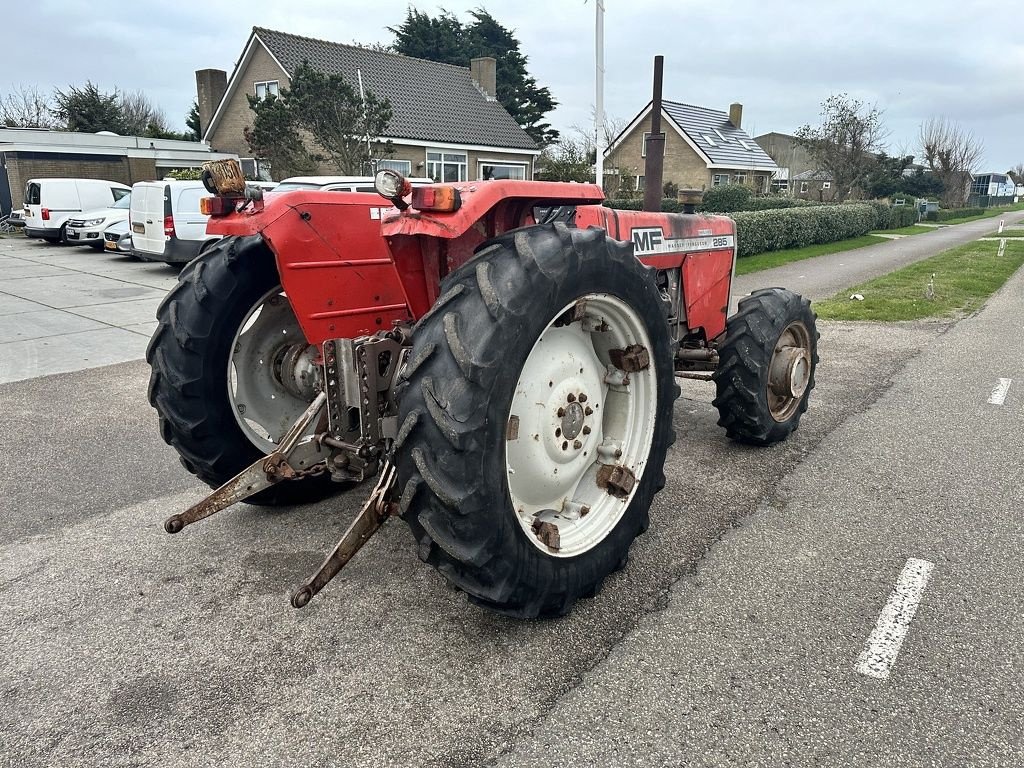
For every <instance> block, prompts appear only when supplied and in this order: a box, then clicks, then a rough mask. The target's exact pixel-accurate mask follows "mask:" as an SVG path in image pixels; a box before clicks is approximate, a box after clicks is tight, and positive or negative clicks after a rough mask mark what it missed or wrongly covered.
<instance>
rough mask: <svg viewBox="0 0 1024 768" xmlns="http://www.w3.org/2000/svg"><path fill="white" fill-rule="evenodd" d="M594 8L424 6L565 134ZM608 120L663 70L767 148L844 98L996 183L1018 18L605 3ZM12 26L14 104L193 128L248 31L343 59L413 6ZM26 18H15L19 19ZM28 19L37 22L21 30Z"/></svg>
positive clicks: (1018, 11) (585, 83)
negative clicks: (24, 92) (518, 72)
mask: <svg viewBox="0 0 1024 768" xmlns="http://www.w3.org/2000/svg"><path fill="white" fill-rule="evenodd" d="M594 2H595V0H587V2H586V3H584V2H583V0H516V2H508V1H507V0H501V1H500V2H498V1H495V0H492V2H482V1H477V2H461V1H458V0H448V2H444V3H436V2H426V1H421V2H416V3H413V4H414V5H415V6H416V7H417V8H418V9H419V10H421V11H424V12H427V13H430V14H432V15H433V14H436V12H437V11H438V9H439V8H440V7H445V8H447V9H448V10H451V11H452V12H454V13H456V14H457V15H458V16H459V17H460V18H463V19H465V18H466V16H465V11H466V10H467V9H469V8H475V7H479V6H481V5H482V6H483V7H485V8H487V9H488V10H489V11H490V12H491V13H492V14H493V15H494V16H495V17H496V18H497V19H498V21H500V22H501V23H502V24H504V25H505V26H507V27H511V28H513V29H514V30H515V33H516V35H517V36H518V38H519V40H520V41H521V44H522V45H521V48H522V51H523V52H524V53H525V54H526V55H527V56H528V57H529V69H530V72H531V73H532V74H533V76H534V77H535V78H536V79H537V82H538V83H539V84H541V85H546V86H548V87H549V88H550V89H551V92H552V94H553V95H554V97H555V99H556V100H557V101H558V103H559V106H558V108H557V109H556V110H555V111H554V112H553V113H552V114H551V115H550V121H551V123H552V124H553V125H554V126H555V127H556V128H558V129H559V130H562V131H567V130H569V129H570V127H571V126H573V125H581V124H585V123H587V122H589V121H590V120H591V110H592V108H593V104H594ZM605 2H606V17H605V68H606V77H605V103H606V112H607V114H608V115H609V116H611V117H614V118H619V119H620V120H628V119H630V118H632V117H633V116H634V115H635V114H636V113H637V112H638V111H639V110H640V108H641V107H642V106H643V105H644V104H646V103H647V101H648V100H649V99H650V96H651V71H652V60H653V57H654V56H655V55H656V54H663V55H664V56H665V98H666V99H671V100H675V101H683V102H687V103H690V104H697V105H701V106H706V107H714V108H718V109H722V110H727V109H728V105H729V104H730V103H731V102H733V101H739V102H742V103H743V105H744V116H743V123H744V125H743V127H744V128H745V129H746V130H747V131H748V132H750V133H751V134H753V135H756V134H761V133H767V132H769V131H780V132H783V133H791V132H792V131H793V130H794V129H796V128H797V127H798V126H799V125H801V124H803V123H807V122H810V123H814V122H816V121H817V118H818V112H819V105H820V102H821V101H822V100H823V99H824V98H826V97H827V96H828V95H829V94H830V93H836V92H847V93H849V94H851V95H853V96H855V97H857V98H861V99H863V100H865V101H866V102H870V103H877V104H878V106H879V107H881V108H882V109H883V110H884V111H885V123H886V125H887V127H888V128H889V130H890V132H891V136H890V139H889V144H890V149H891V151H893V152H896V151H897V150H900V149H906V150H907V151H908V152H911V153H913V152H916V151H917V132H918V126H919V125H920V123H921V121H922V120H923V119H925V118H928V117H930V116H937V115H944V116H946V117H948V118H951V119H953V120H956V121H958V122H960V123H961V124H963V125H964V126H965V127H967V128H969V129H971V130H972V131H973V132H974V133H975V134H976V135H977V136H979V137H981V138H982V139H983V140H984V144H985V159H984V168H983V170H988V171H1005V170H1007V169H1008V168H1010V167H1011V166H1013V165H1015V164H1017V163H1019V162H1024V11H1022V8H1021V5H1022V4H1021V0H1002V2H998V3H997V2H988V1H987V0H982V1H977V0H976V1H975V2H970V3H964V2H952V1H951V0H930V2H899V1H895V2H894V1H893V0H885V1H884V2H883V1H882V0H858V1H857V2H847V1H846V0H775V1H774V2H769V1H768V0H711V1H709V0H701V1H700V2H696V1H695V0H662V1H661V2H656V1H655V0H605ZM10 3H11V5H12V8H11V9H7V10H5V12H4V14H3V18H4V26H5V30H4V34H3V36H2V38H0V94H2V93H3V92H4V91H5V90H6V89H7V87H9V86H10V85H12V84H13V85H17V84H25V85H37V86H39V87H40V88H43V89H46V90H49V89H51V88H53V87H64V86H66V85H67V84H69V83H74V84H82V83H84V82H85V81H86V80H87V79H91V80H92V81H93V82H96V83H97V84H99V85H100V86H101V87H102V88H104V89H111V88H113V87H115V86H116V87H118V88H121V89H124V90H135V89H142V90H144V91H145V92H146V93H147V94H149V96H150V97H151V99H152V100H153V101H155V102H156V103H157V104H159V105H160V106H161V107H162V108H163V109H164V110H165V112H166V113H167V115H168V117H169V118H170V120H171V122H172V124H174V125H175V126H176V127H178V128H179V129H183V128H184V115H185V113H186V112H187V111H188V109H189V106H190V105H191V103H192V99H193V98H194V96H195V77H194V71H195V70H196V69H202V68H205V67H217V68H222V69H226V70H227V71H228V72H229V73H230V72H231V69H232V67H233V66H234V63H235V61H236V60H237V58H238V57H239V56H240V55H241V52H242V47H243V45H244V44H245V41H246V39H247V36H248V34H249V31H250V28H251V27H252V26H253V25H259V26H266V27H270V28H273V29H279V30H281V31H285V32H292V33H295V34H301V35H308V36H310V37H318V38H322V39H327V40H333V41H336V42H342V43H351V42H359V43H375V42H379V43H389V42H391V40H392V35H391V33H390V32H388V30H387V27H389V26H394V25H397V24H399V23H401V21H402V19H403V18H404V16H405V9H406V8H407V6H408V5H409V3H408V2H405V1H404V0H368V1H367V0H363V1H362V2H352V1H351V0H335V2H329V1H328V0H301V1H298V2H295V1H293V2H283V1H282V0H246V2H230V3H229V2H221V1H219V0H208V1H207V2H202V3H200V2H195V1H194V0H178V1H177V2H170V3H169V2H167V1H166V0H132V2H130V3H126V2H123V0H117V1H116V2H114V1H111V0H93V2H89V3H83V2H80V1H79V0H74V1H72V0H32V2H30V3H14V0H10ZM15 8H16V13H12V10H13V9H15ZM15 18H20V19H21V20H23V24H21V25H19V23H18V22H17V21H14V19H15Z"/></svg>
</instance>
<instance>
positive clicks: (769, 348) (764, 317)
mask: <svg viewBox="0 0 1024 768" xmlns="http://www.w3.org/2000/svg"><path fill="white" fill-rule="evenodd" d="M794 320H801V321H803V323H804V324H805V325H806V327H807V330H808V331H809V332H810V335H811V374H810V381H809V382H808V385H807V391H806V392H805V393H804V396H803V397H802V398H801V400H800V404H799V406H798V407H797V409H796V411H795V412H794V413H793V415H792V416H791V417H790V418H789V419H787V420H786V421H784V422H778V421H776V420H775V419H774V418H773V417H772V415H771V411H770V410H769V408H768V395H767V386H768V366H769V364H770V362H771V357H772V352H773V350H774V348H775V342H776V341H777V340H778V338H779V336H781V335H782V332H783V331H784V330H785V328H786V326H788V325H789V324H790V323H791V322H793V321H794ZM815 320H816V317H815V314H814V312H813V311H812V310H811V302H810V301H808V300H807V299H805V298H803V297H801V296H799V295H798V294H796V293H793V292H792V291H788V290H786V289H784V288H764V289H761V290H759V291H754V292H753V293H752V294H751V295H749V296H747V297H745V298H743V299H742V300H741V301H740V303H739V310H738V311H737V313H736V314H735V315H733V316H732V317H730V318H729V322H728V327H727V329H726V338H725V341H724V342H722V344H721V345H720V346H719V348H718V353H719V364H718V367H717V368H716V369H715V371H714V373H713V374H712V380H713V381H714V382H715V387H716V397H715V399H714V401H713V402H712V404H713V405H714V406H715V407H716V408H717V409H718V412H719V419H718V424H719V426H722V427H725V432H726V435H727V436H728V437H729V438H730V439H732V440H736V441H737V442H741V443H747V444H750V445H761V446H764V445H771V444H773V443H777V442H779V441H781V440H785V439H786V438H787V437H788V436H789V435H790V434H791V433H792V432H793V431H794V430H795V429H796V428H797V427H798V426H799V424H800V417H801V416H802V415H803V413H804V412H805V411H806V410H807V401H808V398H809V397H810V394H811V390H812V389H814V374H815V371H816V370H817V366H818V336H819V334H818V331H817V328H816V325H815Z"/></svg>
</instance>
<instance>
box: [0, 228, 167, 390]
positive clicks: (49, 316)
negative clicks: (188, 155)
mask: <svg viewBox="0 0 1024 768" xmlns="http://www.w3.org/2000/svg"><path fill="white" fill-rule="evenodd" d="M177 274H178V271H177V269H175V268H173V267H169V266H167V265H166V264H151V263H143V262H140V261H136V260H134V259H131V258H129V257H126V256H123V255H115V254H108V253H104V252H97V251H94V250H93V249H91V248H85V247H82V246H58V245H49V244H48V243H44V242H43V241H41V240H26V239H25V238H23V237H3V238H0V383H2V382H8V381H18V380H21V379H30V378H33V377H36V376H45V375H46V374H50V373H63V372H65V371H76V370H81V369H83V368H95V367H98V366H101V365H110V364H112V363H121V362H125V361H127V360H138V359H139V358H141V357H142V356H143V355H144V354H145V351H146V344H147V343H148V342H149V337H150V335H151V334H152V333H153V329H154V328H156V319H155V317H156V307H157V304H159V303H160V300H161V299H162V298H163V296H164V294H166V293H167V291H168V289H170V287H171V286H172V285H174V282H175V279H176V277H177Z"/></svg>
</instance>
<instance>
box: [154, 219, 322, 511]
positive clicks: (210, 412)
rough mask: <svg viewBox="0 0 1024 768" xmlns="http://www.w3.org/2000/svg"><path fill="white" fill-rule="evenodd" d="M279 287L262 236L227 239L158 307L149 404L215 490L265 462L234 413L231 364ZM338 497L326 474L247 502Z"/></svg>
mask: <svg viewBox="0 0 1024 768" xmlns="http://www.w3.org/2000/svg"><path fill="white" fill-rule="evenodd" d="M278 283H279V278H278V274H277V267H276V265H275V263H274V257H273V254H272V253H271V252H270V249H269V248H267V246H266V244H265V243H264V242H263V240H262V239H261V238H260V237H244V238H240V237H229V238H225V239H223V240H220V241H218V242H217V243H216V244H215V245H213V246H212V247H210V248H208V249H206V250H204V251H203V253H202V254H201V255H199V256H198V257H197V258H195V259H194V260H192V261H191V262H189V263H188V264H187V265H186V266H185V268H184V269H183V270H182V271H181V272H180V274H179V275H178V282H177V283H176V284H175V286H174V287H173V288H172V289H171V290H170V292H169V293H168V294H167V296H166V297H164V300H163V301H162V302H161V303H160V306H159V307H158V308H157V320H158V325H157V329H156V331H155V332H154V333H153V337H152V338H151V339H150V342H149V347H148V348H147V350H146V361H147V362H148V363H149V364H150V366H151V369H152V371H151V374H150V380H149V402H150V404H151V405H152V406H153V407H154V408H155V409H156V411H157V414H158V416H159V419H160V435H161V436H162V437H163V439H164V441H165V442H166V443H167V444H168V445H170V446H171V447H173V448H174V449H175V450H176V451H177V452H178V456H179V458H180V460H181V463H182V466H184V467H185V469H187V470H188V471H189V472H191V473H192V474H194V475H196V476H197V477H198V478H199V479H200V480H202V481H203V482H204V483H207V484H208V485H209V486H210V487H211V488H217V487H219V486H221V485H223V484H224V483H225V482H227V481H228V480H230V479H231V478H232V477H234V476H235V475H236V474H238V472H240V471H241V470H242V469H244V468H245V467H247V466H249V465H250V464H252V463H253V462H254V461H256V460H257V459H258V458H259V457H260V456H261V455H263V453H262V451H260V450H259V449H258V448H257V447H256V446H255V445H253V444H252V442H251V441H250V440H249V439H248V438H247V437H246V436H245V434H244V433H243V432H242V430H241V428H240V427H239V426H238V422H237V421H236V420H235V417H234V414H233V413H232V412H231V404H230V401H229V400H228V395H227V365H228V356H229V354H230V345H231V343H232V341H233V339H234V337H235V333H236V332H237V330H238V326H239V325H240V323H241V321H242V319H243V318H244V317H245V315H246V314H247V313H248V311H249V310H250V309H251V308H252V306H253V304H254V302H255V301H256V300H258V299H259V298H260V297H261V296H263V295H264V294H265V293H266V292H267V291H269V290H270V289H271V288H273V287H274V286H275V285H277V284H278ZM336 490H340V489H338V488H332V487H331V483H330V477H329V476H327V475H323V476H319V477H310V478H304V479H302V480H298V481H289V482H285V483H281V484H279V485H275V486H273V487H271V488H268V489H267V490H265V491H263V492H261V493H259V494H256V495H255V496H252V497H250V498H249V499H246V501H247V502H249V503H253V504H297V503H303V502H307V501H314V500H316V499H319V498H323V497H325V496H327V495H330V493H332V492H334V491H336Z"/></svg>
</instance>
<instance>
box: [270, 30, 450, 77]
mask: <svg viewBox="0 0 1024 768" xmlns="http://www.w3.org/2000/svg"><path fill="white" fill-rule="evenodd" d="M252 31H253V33H254V34H257V35H258V34H259V33H260V32H269V33H271V34H273V35H283V36H285V37H292V38H295V39H298V40H306V41H308V42H311V43H322V44H323V45H334V46H338V47H339V48H350V49H352V50H354V51H366V52H368V53H378V54H380V55H381V56H391V57H394V58H396V59H407V60H409V61H422V62H425V63H427V64H435V65H437V66H440V67H450V68H451V69H457V70H459V71H460V72H464V73H466V74H469V72H470V69H469V66H465V67H460V66H459V65H458V64H449V63H448V62H445V61H434V60H433V59H424V58H422V57H420V56H407V55H405V54H404V53H398V52H397V51H381V50H378V49H376V48H369V47H367V46H363V45H355V44H352V43H338V42H335V41H334V40H324V39H323V38H320V37H309V36H308V35H297V34H295V33H294V32H282V31H281V30H279V29H271V28H270V27H256V26H254V27H253V28H252Z"/></svg>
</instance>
